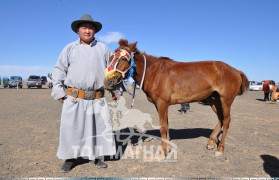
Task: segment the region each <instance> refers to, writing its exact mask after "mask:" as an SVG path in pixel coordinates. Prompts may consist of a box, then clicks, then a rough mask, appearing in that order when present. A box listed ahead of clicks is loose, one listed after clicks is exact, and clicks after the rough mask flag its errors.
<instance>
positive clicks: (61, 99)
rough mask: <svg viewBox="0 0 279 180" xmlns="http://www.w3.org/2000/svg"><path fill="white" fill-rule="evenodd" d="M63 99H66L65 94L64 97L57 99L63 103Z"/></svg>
mask: <svg viewBox="0 0 279 180" xmlns="http://www.w3.org/2000/svg"><path fill="white" fill-rule="evenodd" d="M65 99H67V96H64V97H62V98H60V99H58V101H59V102H60V103H62V104H63V103H64V100H65Z"/></svg>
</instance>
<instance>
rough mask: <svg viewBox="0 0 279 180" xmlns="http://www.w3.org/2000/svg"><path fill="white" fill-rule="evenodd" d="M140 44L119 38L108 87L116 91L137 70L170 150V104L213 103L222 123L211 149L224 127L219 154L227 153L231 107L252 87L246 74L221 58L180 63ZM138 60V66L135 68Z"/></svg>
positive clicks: (209, 145)
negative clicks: (143, 48)
mask: <svg viewBox="0 0 279 180" xmlns="http://www.w3.org/2000/svg"><path fill="white" fill-rule="evenodd" d="M136 44H137V42H135V43H132V44H128V41H127V40H120V41H119V48H118V49H117V50H116V51H115V52H114V54H113V56H112V57H111V59H110V62H111V63H110V66H109V67H108V68H107V69H106V78H105V82H104V83H105V88H106V89H107V90H109V91H112V90H113V89H114V88H115V86H116V85H117V84H118V83H119V82H120V81H121V80H122V79H123V78H124V77H125V76H126V75H127V73H128V70H129V69H130V68H133V69H134V71H135V72H134V75H133V78H134V80H135V82H136V83H137V84H138V85H140V84H141V85H142V87H141V88H142V90H143V92H144V93H145V94H146V96H147V99H148V100H149V101H150V102H151V103H153V104H154V105H155V107H156V109H157V112H158V113H159V118H160V133H161V138H162V149H163V152H164V154H165V156H166V155H167V153H168V142H169V140H170V137H169V123H168V107H169V105H173V104H181V103H186V102H187V103H191V102H202V103H204V104H207V105H210V106H211V108H212V109H213V111H214V112H215V113H216V114H217V117H218V119H219V120H218V123H217V125H216V127H215V128H214V130H213V132H212V133H211V135H210V137H209V140H208V143H207V149H214V147H215V145H216V144H217V143H218V134H219V133H220V132H221V130H222V128H223V134H222V137H221V141H220V142H219V144H218V147H217V150H216V151H215V155H216V156H221V155H222V154H223V152H224V148H225V141H226V136H227V133H228V129H229V124H230V121H231V115H230V112H231V106H232V103H233V101H234V99H235V97H236V96H237V95H242V94H243V92H245V91H247V90H248V88H249V82H248V79H247V77H246V75H245V74H244V73H243V72H241V71H239V70H237V69H235V68H233V67H231V66H229V65H228V64H226V63H224V62H221V61H201V62H176V61H174V60H172V59H169V58H166V57H160V58H157V57H154V56H151V55H148V54H146V53H142V52H140V51H139V50H138V49H137V48H136ZM132 61H134V64H135V66H134V67H131V62H132Z"/></svg>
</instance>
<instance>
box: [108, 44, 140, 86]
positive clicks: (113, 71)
mask: <svg viewBox="0 0 279 180" xmlns="http://www.w3.org/2000/svg"><path fill="white" fill-rule="evenodd" d="M117 53H118V54H117ZM116 54H117V55H116ZM134 54H135V52H133V51H132V52H131V54H129V53H128V51H126V50H125V49H119V50H116V51H115V52H114V53H113V55H112V56H113V59H112V61H111V63H110V64H109V66H108V67H107V68H106V69H105V79H107V80H109V79H112V78H117V72H119V73H120V74H121V76H122V78H121V80H120V81H119V82H118V83H117V84H119V83H121V82H122V81H123V79H124V78H125V77H126V73H127V72H128V71H129V70H130V73H129V74H130V76H129V77H132V78H133V76H134V68H135V67H136V64H135V62H134ZM122 57H124V59H125V60H126V61H127V62H128V63H129V64H130V67H129V68H128V69H126V70H125V71H121V70H119V69H117V65H118V63H119V61H120V60H121V59H122ZM143 58H144V69H143V76H142V79H141V83H140V89H142V86H143V82H144V78H145V72H146V57H145V56H144V55H143ZM129 77H128V78H129ZM128 78H127V79H128ZM135 85H136V83H135Z"/></svg>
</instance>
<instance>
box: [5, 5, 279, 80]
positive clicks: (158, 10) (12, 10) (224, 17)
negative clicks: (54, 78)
mask: <svg viewBox="0 0 279 180" xmlns="http://www.w3.org/2000/svg"><path fill="white" fill-rule="evenodd" d="M278 9H279V0H140V1H131V0H129V1H128V0H118V1H115V0H1V1H0V22H1V28H0V51H1V53H0V76H1V77H3V76H10V75H21V76H23V77H24V78H26V77H28V76H29V75H31V74H36V75H46V74H47V73H48V72H51V71H52V69H53V67H54V65H55V63H56V61H57V58H58V56H59V53H60V51H61V50H62V48H63V47H64V46H65V45H66V44H68V43H70V42H72V41H75V40H76V39H77V38H78V37H77V35H76V34H75V33H74V32H73V31H72V30H71V28H70V25H71V23H72V21H74V20H77V19H79V18H80V17H81V16H82V14H84V13H89V14H91V15H92V17H93V18H94V19H95V20H97V21H99V22H101V23H102V24H103V29H102V30H101V31H100V32H99V33H97V34H96V38H97V40H99V41H102V42H105V43H106V44H107V45H108V46H109V47H110V48H111V50H114V49H115V48H116V47H117V45H118V44H117V42H118V40H119V39H120V38H125V39H128V40H129V41H130V42H134V41H138V48H139V49H140V50H141V51H145V52H147V53H148V54H150V55H155V56H167V57H170V58H172V59H174V60H176V61H185V62H188V61H200V60H220V61H224V62H226V63H228V64H230V65H231V66H233V67H235V68H237V69H239V70H242V71H243V72H245V73H246V74H247V76H248V78H249V79H250V80H257V81H261V80H264V79H273V80H275V81H276V82H278V81H279V73H278V67H279V10H278Z"/></svg>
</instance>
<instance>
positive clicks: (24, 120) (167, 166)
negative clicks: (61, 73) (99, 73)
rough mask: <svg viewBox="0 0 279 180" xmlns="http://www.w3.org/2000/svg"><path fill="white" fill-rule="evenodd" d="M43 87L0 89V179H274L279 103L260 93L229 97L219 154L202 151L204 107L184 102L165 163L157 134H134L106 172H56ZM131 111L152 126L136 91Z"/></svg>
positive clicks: (209, 122) (174, 118) (53, 104)
mask: <svg viewBox="0 0 279 180" xmlns="http://www.w3.org/2000/svg"><path fill="white" fill-rule="evenodd" d="M50 92H51V90H50V89H48V88H46V87H45V88H42V89H26V88H23V89H19V90H17V89H3V88H2V87H1V88H0V124H1V125H0V177H2V178H3V177H17V178H23V177H172V178H174V177H176V178H178V177H279V102H277V103H266V102H263V101H262V98H263V92H256V91H250V92H248V93H246V94H244V95H242V96H238V97H237V98H236V100H235V102H234V104H233V106H232V113H231V114H232V122H231V125H230V129H229V133H228V136H227V142H226V149H225V153H224V155H223V156H221V157H215V155H214V150H207V149H206V143H207V140H208V137H209V135H210V133H211V132H212V129H213V128H214V127H215V125H216V123H217V117H216V115H215V114H214V113H213V111H212V110H211V109H210V107H208V106H203V105H201V104H199V103H192V104H191V110H190V112H188V113H187V114H180V113H179V112H178V109H179V108H180V105H173V106H170V109H169V123H170V136H171V143H172V145H173V147H174V149H173V151H172V152H171V153H170V154H171V155H172V157H171V158H170V159H169V160H165V161H159V160H156V158H155V156H156V154H157V151H156V150H157V148H156V147H158V145H160V140H159V139H156V138H154V139H150V138H147V139H144V141H143V142H136V143H135V142H133V141H135V139H136V141H137V138H135V137H132V138H128V140H129V142H128V144H126V145H125V146H124V145H123V144H122V145H120V146H121V147H122V150H123V153H124V154H123V155H122V156H121V157H118V158H116V157H115V158H113V159H109V158H107V163H108V166H109V167H108V168H107V169H97V168H96V167H95V166H94V165H93V164H92V163H88V162H86V161H80V164H79V165H78V166H76V167H75V168H74V169H72V171H70V172H69V173H67V174H64V173H60V172H59V170H60V166H61V165H62V164H63V161H62V160H59V159H58V158H57V157H56V151H57V147H58V141H59V126H60V112H61V107H62V105H61V104H60V103H59V102H57V101H54V100H52V99H51V96H50ZM124 97H125V99H126V102H127V104H126V105H127V107H129V106H130V102H131V97H130V96H129V95H128V94H127V93H124ZM108 99H109V97H108ZM134 108H135V109H138V110H140V111H142V112H143V113H147V114H150V115H151V117H152V120H153V122H152V124H153V125H154V126H156V125H158V115H157V112H156V110H155V107H154V105H153V104H151V103H149V102H148V101H147V99H146V97H145V95H144V94H143V92H140V93H139V95H138V96H137V97H136V99H135V107H134ZM137 118H139V117H137ZM131 126H132V125H131ZM146 127H147V129H148V131H147V132H144V133H145V135H146V134H149V135H154V136H158V135H159V131H158V129H152V126H150V123H149V124H148V123H147V124H146ZM124 131H125V129H124V130H123V129H122V131H121V132H124ZM144 133H142V134H144ZM122 138H123V137H122ZM126 139H127V138H126ZM118 144H121V143H118ZM145 150H147V151H145ZM146 154H147V155H146ZM154 154H155V155H154Z"/></svg>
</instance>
